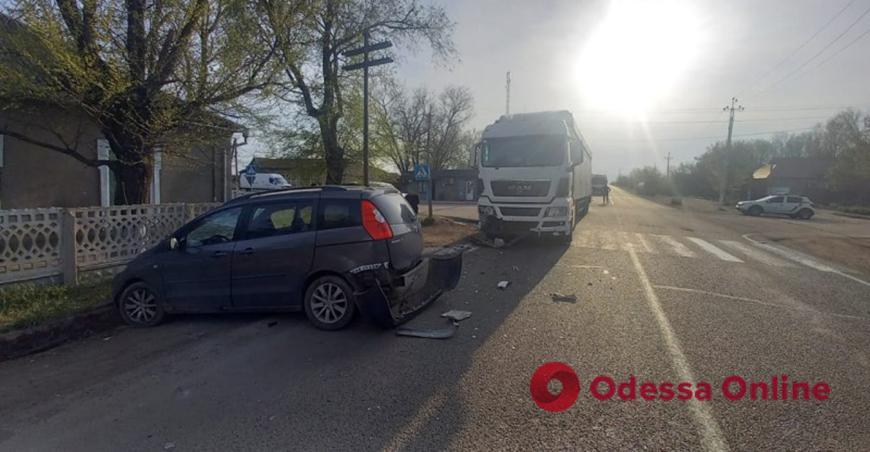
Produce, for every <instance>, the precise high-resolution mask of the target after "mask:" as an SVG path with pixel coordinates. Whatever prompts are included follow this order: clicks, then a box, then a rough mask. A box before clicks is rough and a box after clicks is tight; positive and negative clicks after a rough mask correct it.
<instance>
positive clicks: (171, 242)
mask: <svg viewBox="0 0 870 452" xmlns="http://www.w3.org/2000/svg"><path fill="white" fill-rule="evenodd" d="M180 244H181V242H179V241H178V239H177V238H175V237H170V238H169V249H170V250H177V249H178V246H179V245H180Z"/></svg>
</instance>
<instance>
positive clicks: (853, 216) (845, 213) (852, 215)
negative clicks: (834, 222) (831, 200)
mask: <svg viewBox="0 0 870 452" xmlns="http://www.w3.org/2000/svg"><path fill="white" fill-rule="evenodd" d="M831 214H832V215H836V216H838V217H849V218H857V219H859V220H870V216H867V215H861V214H857V213H847V212H837V211H832V212H831Z"/></svg>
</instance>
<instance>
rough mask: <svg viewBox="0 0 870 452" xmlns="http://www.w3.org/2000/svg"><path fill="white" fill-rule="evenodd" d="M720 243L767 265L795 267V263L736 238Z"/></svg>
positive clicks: (720, 241)
mask: <svg viewBox="0 0 870 452" xmlns="http://www.w3.org/2000/svg"><path fill="white" fill-rule="evenodd" d="M719 243H721V244H722V245H725V246H726V247H728V248H731V249H732V250H737V251H739V252H741V253H743V254H745V255H747V256H749V257H751V258H753V259H755V260H757V261H759V262H761V263H764V264H767V265H774V266H777V267H794V265H793V264H791V263H789V262H786V261H784V260H782V259H779V258H776V257H773V256H772V255H770V254H767V253H765V252H764V251H760V250H757V249H755V248H753V247H751V246H749V245H747V244H745V243H741V242H737V241H734V240H719Z"/></svg>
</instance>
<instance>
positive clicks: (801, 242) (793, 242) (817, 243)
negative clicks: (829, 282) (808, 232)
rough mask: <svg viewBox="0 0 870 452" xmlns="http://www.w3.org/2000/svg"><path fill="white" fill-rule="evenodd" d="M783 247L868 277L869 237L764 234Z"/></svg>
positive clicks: (869, 272) (869, 261)
mask: <svg viewBox="0 0 870 452" xmlns="http://www.w3.org/2000/svg"><path fill="white" fill-rule="evenodd" d="M765 235H767V236H768V237H769V238H770V239H771V240H773V241H775V242H777V243H780V244H782V245H783V246H786V247H789V248H792V249H796V250H798V251H802V252H804V253H807V254H810V255H812V256H816V257H818V258H820V259H824V260H827V261H828V262H833V263H836V264H841V265H843V266H844V267H846V268H848V269H850V270H855V271H859V272H861V273H863V274H864V275H870V237H863V238H859V237H842V236H836V237H835V236H825V235H814V236H798V237H783V236H777V235H775V234H765Z"/></svg>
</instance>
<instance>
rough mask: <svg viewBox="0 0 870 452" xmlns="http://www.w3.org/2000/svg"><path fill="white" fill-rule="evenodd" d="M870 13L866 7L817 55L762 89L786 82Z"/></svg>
mask: <svg viewBox="0 0 870 452" xmlns="http://www.w3.org/2000/svg"><path fill="white" fill-rule="evenodd" d="M868 13H870V7H868V8H867V9H865V10H864V12H863V13H861V15H860V16H858V18H857V19H855V20H854V21H853V22H852V23H851V24H849V26H848V27H846V29H845V30H843V32H842V33H840V34H838V35H837V37H836V38H834V39H833V40H831V41H830V42H828V44H826V45H825V46H824V47H822V50H819V51H818V52H816V54H815V55H813V56H812V57H810V58H809V59H808V60H806V61H804V62H803V64H801V65H800V66H798V67H797V68H796V69H795V70H793V71H791V72H789V73H788V74H786V76H785V77H783V78H781V79H779V80H777V81H775V82H773V84H772V85H769V86H768V87H767V88H765V89H763V90H762V91H767V90H770V89H771V88H773V87H775V86H776V85H779V84H780V83H782V82H784V81H785V80H788V79H789V78H791V77H792V76H793V75H795V74H797V73H798V72H800V71H801V69H803V68H805V67H806V66H807V65H808V64H810V63H811V62H812V61H813V60H815V59H816V58H818V57H819V56H820V55H821V54H823V53H825V51H826V50H828V49H829V48H830V47H831V46H832V45H834V44H836V43H837V41H839V40H840V39H842V37H843V36H845V35H846V33H848V32H849V30H851V29H852V27H854V26H855V25H857V24H858V22H860V21H861V19H863V18H864V16H866V15H867V14H868Z"/></svg>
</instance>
